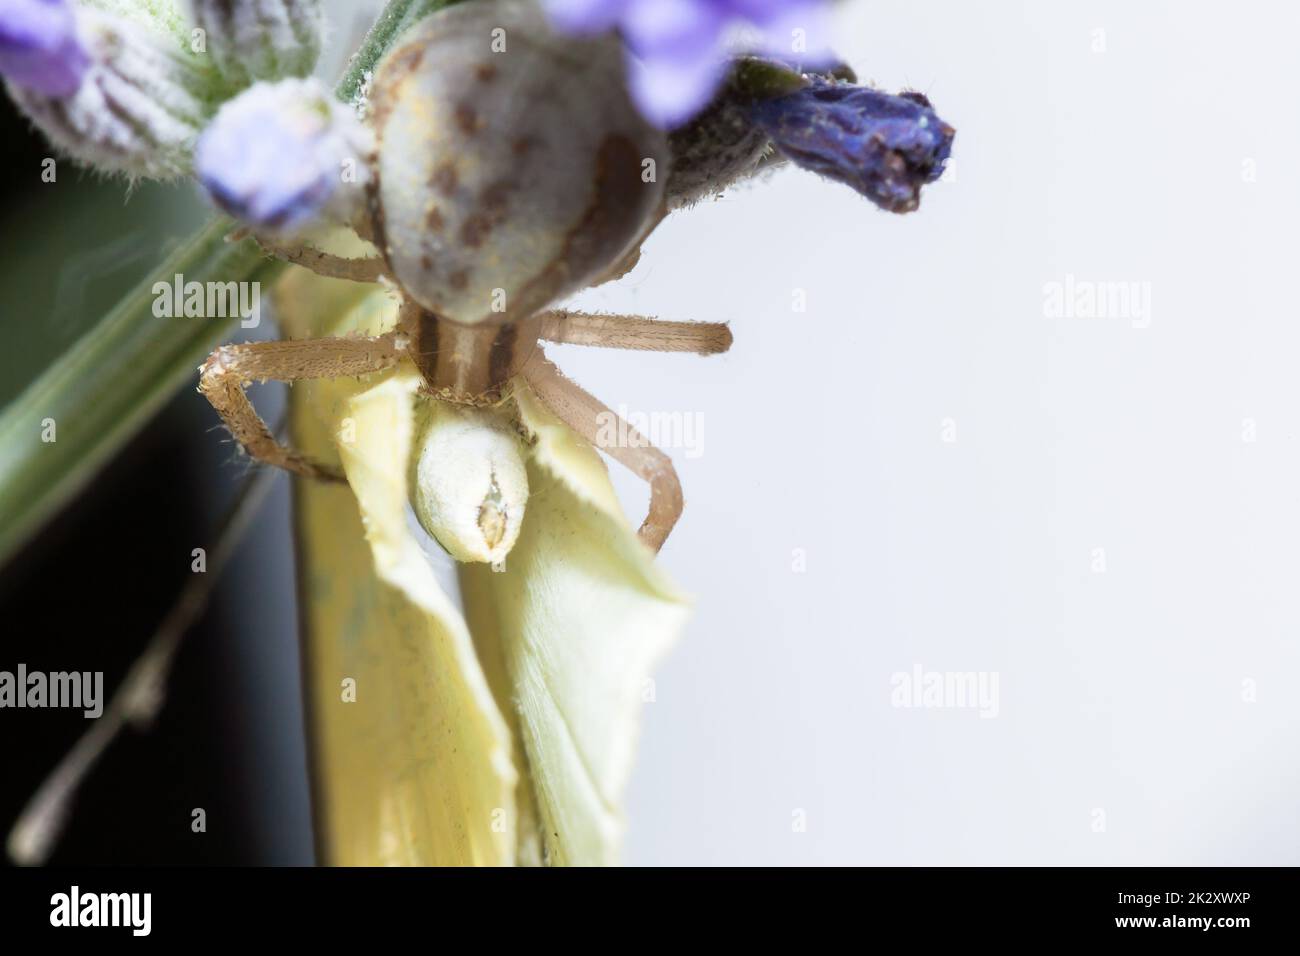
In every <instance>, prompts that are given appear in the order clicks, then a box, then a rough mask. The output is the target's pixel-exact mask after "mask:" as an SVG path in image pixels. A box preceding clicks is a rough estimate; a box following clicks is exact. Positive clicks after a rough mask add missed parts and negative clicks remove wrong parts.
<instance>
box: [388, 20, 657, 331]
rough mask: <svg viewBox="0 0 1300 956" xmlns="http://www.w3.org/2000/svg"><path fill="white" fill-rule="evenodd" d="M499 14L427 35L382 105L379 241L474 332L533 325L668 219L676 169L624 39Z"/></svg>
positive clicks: (403, 281)
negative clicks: (634, 87) (670, 181)
mask: <svg viewBox="0 0 1300 956" xmlns="http://www.w3.org/2000/svg"><path fill="white" fill-rule="evenodd" d="M488 6H489V9H490V10H491V13H490V15H489V14H485V13H484V12H483V10H482V9H481V5H480V4H466V5H463V6H458V7H452V8H450V9H448V10H446V11H445V12H444V13H442V14H439V15H436V16H432V17H429V18H428V19H426V20H425V21H423V22H422V23H421V24H419V25H418V26H416V27H414V28H413V29H412V31H411V34H410V36H409V37H408V38H406V39H405V40H403V42H402V43H401V44H400V45H399V46H397V47H396V48H395V49H394V50H393V51H392V52H391V53H390V54H389V56H388V57H387V58H385V60H384V62H383V63H382V64H381V65H380V67H379V69H378V71H377V72H376V75H375V78H374V81H373V83H372V84H371V91H370V101H369V117H368V121H369V125H370V126H371V129H372V131H373V133H374V139H375V144H376V147H375V153H374V156H373V158H372V161H371V163H370V167H371V178H370V180H369V203H368V211H369V216H370V222H369V224H368V225H369V226H370V230H371V232H372V234H373V236H374V239H375V244H376V245H377V246H378V247H379V250H380V252H381V254H382V255H383V257H384V261H385V263H386V264H387V266H388V269H389V272H390V274H391V275H392V276H393V278H394V279H395V280H396V281H397V283H398V284H399V285H400V286H401V287H402V289H403V291H404V293H405V294H406V295H407V296H408V297H409V298H412V299H414V300H415V301H416V302H418V303H419V304H420V305H421V306H423V307H424V308H425V309H427V310H428V311H430V312H432V313H434V314H435V315H437V316H438V317H439V318H440V319H444V320H449V321H451V322H458V323H461V324H465V325H477V324H504V323H509V322H514V321H520V320H524V319H528V318H530V317H532V316H533V315H535V314H536V313H537V312H539V311H540V310H541V309H543V308H544V307H546V306H547V305H549V304H550V303H551V302H554V301H556V300H557V299H560V298H562V297H564V296H566V295H569V294H571V293H573V292H576V291H578V290H580V289H582V288H583V287H585V286H587V285H589V284H590V283H591V282H593V281H594V280H596V279H598V278H599V277H600V276H601V275H602V274H603V273H605V272H608V271H609V270H610V269H611V268H612V267H613V266H614V265H616V264H617V263H618V262H619V261H620V260H621V259H622V258H623V257H624V255H625V254H626V253H627V252H628V250H629V249H630V248H632V247H633V246H634V245H638V244H639V242H640V240H641V239H642V238H644V235H645V233H646V232H647V231H648V229H649V227H650V225H651V224H652V223H653V222H654V221H655V220H656V219H657V216H656V214H657V213H661V210H662V206H663V203H664V186H663V182H662V180H661V178H660V177H659V175H658V170H659V169H660V168H661V167H662V168H664V169H665V170H666V169H667V167H668V163H669V159H668V143H667V138H666V137H665V136H664V134H663V133H662V132H660V131H659V130H656V129H654V128H653V127H651V126H649V125H648V124H647V123H646V122H645V121H644V120H643V119H641V117H640V115H639V114H638V113H637V111H636V110H635V109H634V108H633V107H632V104H631V102H630V100H629V99H628V97H627V94H626V92H625V90H624V86H623V79H622V76H623V60H622V54H621V50H620V47H619V44H618V41H617V40H616V39H614V38H613V37H606V38H603V39H598V40H590V41H575V40H573V39H570V38H565V37H560V36H557V35H555V34H553V33H551V32H550V31H549V30H548V29H547V26H546V24H545V22H544V20H543V19H542V15H541V13H540V11H539V9H538V7H537V6H536V4H534V3H531V2H514V0H511V2H504V3H497V4H490V5H488Z"/></svg>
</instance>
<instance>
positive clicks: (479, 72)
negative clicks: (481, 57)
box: [474, 63, 497, 83]
mask: <svg viewBox="0 0 1300 956" xmlns="http://www.w3.org/2000/svg"><path fill="white" fill-rule="evenodd" d="M474 78H475V79H476V80H478V81H479V82H480V83H491V82H492V81H493V80H495V79H496V78H497V68H496V67H495V66H493V65H492V64H491V63H480V64H479V65H478V66H476V67H475V68H474Z"/></svg>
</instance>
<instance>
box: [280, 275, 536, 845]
mask: <svg viewBox="0 0 1300 956" xmlns="http://www.w3.org/2000/svg"><path fill="white" fill-rule="evenodd" d="M347 285H348V284H346V283H330V282H323V280H319V279H315V278H300V277H294V278H293V279H291V280H288V281H287V282H286V284H285V287H284V288H283V289H282V290H278V291H279V292H280V293H281V294H279V295H278V296H277V300H278V302H279V303H280V308H281V312H282V323H283V324H288V325H291V326H292V324H293V321H292V318H291V317H290V316H291V314H292V312H293V310H294V308H295V306H296V307H298V308H306V309H316V308H323V307H324V306H327V305H330V304H332V303H330V301H329V300H328V297H327V296H326V291H328V290H329V289H330V288H331V287H332V289H333V290H334V291H335V293H336V294H339V295H348V294H349V292H350V290H349V289H347V288H344V287H345V286H347ZM354 288H355V287H354ZM323 290H326V291H323ZM322 296H326V298H325V299H322ZM391 313H392V305H391V303H390V302H388V301H387V300H386V299H385V298H384V296H382V295H381V294H371V295H369V296H367V297H365V298H363V299H361V301H360V303H359V305H358V306H357V307H356V308H355V309H353V310H352V312H351V313H349V316H348V318H347V320H346V321H345V322H344V323H343V325H342V326H341V327H339V329H338V331H344V330H351V329H364V330H367V331H378V330H379V329H380V328H381V327H382V326H383V325H384V324H385V323H386V322H391ZM284 319H289V321H288V322H284ZM413 376H414V373H413V370H410V369H397V370H395V371H394V372H391V373H387V374H384V375H380V376H372V377H371V378H370V379H369V380H368V381H366V382H364V383H358V382H354V381H351V380H344V381H340V382H320V383H310V384H304V385H299V386H295V388H294V389H293V390H292V402H291V404H292V424H293V440H294V442H295V443H296V444H298V445H299V446H301V447H302V448H304V449H305V450H307V451H308V452H310V453H312V454H314V455H317V456H318V457H320V458H323V459H325V460H339V459H341V461H342V464H343V466H344V469H345V471H346V473H347V475H348V479H349V483H350V486H349V485H328V484H323V483H319V482H312V481H299V482H297V483H296V492H295V495H296V513H297V519H296V520H297V532H298V551H299V575H300V581H301V591H302V594H301V601H300V604H301V614H302V626H303V641H304V655H305V665H306V666H305V674H306V685H307V687H306V689H307V696H308V702H309V706H308V720H309V727H310V731H309V733H310V736H311V752H312V756H313V761H312V763H313V778H314V793H315V804H316V814H317V830H318V835H319V844H320V847H321V851H322V862H326V863H332V864H344V865H353V864H357V865H371V864H412V865H417V864H425V865H427V864H438V865H441V864H510V863H513V862H514V859H515V839H516V834H515V829H516V828H515V817H516V813H515V802H514V790H515V784H516V774H515V772H514V769H513V766H512V762H511V759H510V746H511V744H510V738H509V732H508V729H507V726H506V723H505V720H504V719H503V717H502V715H501V713H500V711H499V709H498V708H497V706H496V702H495V700H494V698H493V696H492V693H491V691H490V689H489V688H488V685H487V681H486V678H485V677H484V675H483V672H482V669H481V668H480V666H479V664H478V660H477V656H476V654H475V652H474V647H473V644H472V641H471V639H470V636H469V631H468V628H467V627H466V625H465V622H464V620H463V618H462V617H461V615H460V613H459V611H458V610H457V609H456V607H455V606H454V605H453V604H452V602H451V601H450V600H449V599H448V597H447V595H446V594H444V593H443V591H442V589H441V588H440V587H439V586H438V583H437V581H436V579H435V578H434V575H433V572H432V570H431V568H430V566H429V564H428V561H427V560H426V558H425V556H424V555H423V553H422V552H421V551H420V549H419V547H418V546H417V545H415V543H414V541H413V539H412V538H411V536H410V535H409V534H408V533H407V531H406V529H405V527H404V522H405V520H406V518H405V510H404V509H405V502H406V496H405V473H406V462H407V456H408V454H409V448H410V441H411V432H412V410H411V402H412V400H413V396H412V392H413V390H414V386H415V379H414V377H413ZM339 436H345V437H346V438H347V440H346V441H338V440H337V438H338V437H339ZM336 447H337V448H338V449H339V451H341V454H339V453H337V452H336V451H335V448H336ZM363 514H364V524H363V519H362V515H363ZM352 690H354V692H355V693H354V695H353V694H352V693H350V691H352ZM353 696H354V699H352V698H353Z"/></svg>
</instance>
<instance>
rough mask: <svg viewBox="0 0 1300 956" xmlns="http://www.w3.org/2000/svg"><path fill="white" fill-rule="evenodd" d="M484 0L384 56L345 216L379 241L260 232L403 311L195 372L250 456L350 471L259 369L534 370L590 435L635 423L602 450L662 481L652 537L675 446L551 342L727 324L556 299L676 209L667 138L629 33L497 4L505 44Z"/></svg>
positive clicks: (628, 345) (430, 390)
mask: <svg viewBox="0 0 1300 956" xmlns="http://www.w3.org/2000/svg"><path fill="white" fill-rule="evenodd" d="M476 6H479V5H477V4H467V5H465V6H464V7H452V8H449V9H447V10H445V11H443V12H442V13H440V14H438V15H435V16H432V17H429V18H428V19H427V20H425V21H424V22H423V23H422V24H420V25H419V26H417V27H415V28H413V29H412V30H411V32H410V35H409V36H408V38H407V39H406V40H405V41H403V42H402V43H401V44H400V45H398V46H397V47H396V48H394V50H393V51H392V52H391V53H390V54H389V55H388V57H387V58H386V59H385V60H384V62H383V63H382V64H381V65H380V67H379V69H378V70H377V71H376V75H375V78H374V81H373V83H372V88H371V92H370V100H369V103H368V114H367V116H368V119H367V122H368V125H369V128H370V132H371V134H372V135H373V149H372V150H371V151H370V155H369V157H368V163H367V165H368V167H369V168H368V174H369V175H368V178H367V179H366V185H365V201H364V203H363V204H362V205H361V210H360V212H359V213H358V214H357V215H355V216H354V217H353V221H352V223H351V225H352V226H353V227H354V228H355V229H356V231H357V232H358V234H360V235H361V236H363V237H365V238H367V239H369V240H371V241H372V242H373V243H374V245H375V246H376V247H377V248H378V250H379V252H380V255H379V256H378V257H375V258H369V259H345V258H338V257H335V256H332V255H329V254H327V253H324V252H322V251H320V250H317V249H314V248H312V247H310V246H306V245H302V244H297V243H294V244H285V243H283V242H281V241H278V240H277V239H276V238H274V237H259V241H260V242H262V243H263V245H264V247H266V248H267V250H268V251H269V252H271V253H272V254H274V255H277V256H278V257H280V258H282V259H284V260H285V261H288V262H292V263H296V264H298V265H302V266H305V267H307V268H309V269H311V270H313V271H315V272H317V273H320V274H321V275H325V276H331V277H335V278H343V279H352V280H355V281H363V282H374V281H385V282H387V283H389V284H391V286H392V287H393V288H394V289H396V290H397V292H398V293H399V294H400V297H401V306H400V308H399V310H398V321H397V324H396V327H395V328H393V329H392V330H391V331H389V332H387V333H386V334H383V335H379V336H375V337H369V338H360V337H352V338H323V339H307V340H297V341H279V342H259V343H249V344H242V345H226V346H222V347H221V348H218V349H217V350H216V351H214V352H213V353H212V355H211V356H210V357H209V358H208V360H207V361H206V362H205V363H204V365H203V366H202V368H201V376H200V385H199V389H200V391H201V392H202V393H203V394H204V395H205V396H206V397H207V398H208V400H209V401H210V402H211V403H212V405H213V407H214V408H215V409H216V411H217V412H218V413H219V414H220V416H221V418H222V419H223V421H224V422H225V424H226V425H227V427H228V428H229V429H230V432H231V434H232V435H233V436H234V437H235V438H236V439H237V440H238V441H239V443H240V444H241V445H242V446H243V447H244V449H245V450H246V451H247V452H248V454H249V455H250V456H252V457H253V458H255V459H257V460H259V461H262V462H265V463H266V464H270V465H275V466H278V467H280V468H284V469H287V470H289V471H292V472H296V473H298V474H300V475H304V476H307V477H310V478H316V479H325V480H341V478H342V476H341V475H340V474H339V473H338V472H337V471H336V470H335V469H333V468H331V467H330V466H328V465H325V464H322V463H320V462H316V461H313V460H311V459H309V458H307V457H305V456H303V455H301V454H300V453H298V452H296V451H295V450H293V449H292V448H289V447H286V446H285V445H282V444H281V443H280V442H279V441H277V440H276V438H275V436H274V435H272V433H271V431H270V429H268V428H267V426H266V423H265V422H264V421H263V420H262V419H261V418H260V417H259V415H258V413H257V412H256V410H255V409H254V408H253V405H252V403H251V402H250V401H249V399H248V397H247V394H246V392H245V389H246V387H247V386H248V385H249V384H250V383H251V382H254V381H266V380H274V381H282V382H296V381H302V380H306V379H327V378H341V377H355V376H361V375H366V374H368V373H371V372H377V371H381V370H383V369H386V368H390V367H392V366H394V365H397V364H398V363H400V362H406V361H409V362H411V363H413V364H414V365H415V367H416V368H417V369H418V370H419V372H420V375H421V377H422V379H423V386H424V391H425V392H426V393H427V394H428V395H429V396H431V397H433V398H436V399H439V400H442V401H446V402H451V403H455V404H460V405H479V406H481V405H491V404H497V403H499V402H502V401H503V400H506V399H508V398H509V391H510V387H511V383H512V381H516V380H522V381H523V382H524V383H526V384H527V386H528V387H529V388H530V389H531V390H532V392H533V393H534V394H535V396H536V397H537V398H538V399H539V400H540V401H541V402H542V403H543V404H544V405H546V406H547V407H548V408H549V409H550V410H551V412H552V413H554V414H555V415H556V417H557V418H559V419H560V420H561V421H563V422H564V423H565V424H566V425H568V426H569V427H570V428H571V429H573V431H575V432H577V433H578V434H579V435H581V436H582V437H583V438H585V439H586V440H587V441H589V442H591V443H592V444H593V445H597V447H600V443H598V441H597V434H598V432H599V424H600V423H601V422H602V421H603V422H609V421H618V422H620V425H621V427H620V429H619V433H620V434H626V435H627V436H628V438H629V440H628V441H627V442H626V443H620V444H618V446H617V447H605V448H603V449H602V450H604V451H605V452H606V453H608V454H609V455H610V456H611V457H612V458H614V459H615V460H617V461H619V462H620V463H621V464H623V465H625V466H626V467H627V468H629V469H630V470H631V471H632V472H634V473H635V474H636V475H638V476H639V477H640V478H641V479H643V480H644V481H645V482H646V483H647V484H648V485H649V486H650V505H649V514H648V515H647V517H646V519H645V521H644V523H643V524H642V525H641V528H640V531H639V534H640V537H641V539H642V540H643V541H644V542H645V543H646V544H647V545H649V546H650V548H652V549H653V550H655V551H658V550H659V548H660V547H662V545H663V543H664V541H665V540H666V539H667V537H668V535H669V533H670V532H671V531H672V529H673V526H674V524H675V523H676V522H677V519H678V517H679V516H680V515H681V512H682V492H681V485H680V482H679V481H678V478H677V474H676V471H675V470H674V468H673V464H672V461H671V460H670V459H669V457H668V456H667V455H666V454H664V452H662V451H661V450H660V449H658V448H655V447H654V446H652V445H651V444H650V443H649V442H648V441H646V440H645V439H644V438H643V437H642V436H640V435H639V434H638V433H637V432H636V431H635V430H634V429H632V428H631V427H630V426H627V425H626V423H622V422H621V420H619V419H618V418H617V417H616V416H615V415H614V413H613V412H612V411H610V409H609V408H608V407H606V406H605V405H604V404H602V403H601V402H600V401H599V400H598V399H596V398H595V397H593V396H592V395H590V394H589V393H588V392H586V391H585V390H583V389H582V388H581V387H580V386H578V385H577V384H576V383H574V382H573V381H571V380H570V379H568V378H567V377H565V375H564V374H563V373H562V372H561V371H560V370H559V369H558V368H556V366H555V365H554V364H552V362H551V361H550V360H549V359H548V358H547V357H546V354H545V352H544V351H543V349H542V347H541V344H540V343H541V342H542V341H547V342H557V343H572V344H579V345H588V346H597V347H605V348H617V349H640V350H646V351H656V352H695V353H699V354H701V355H710V354H717V353H721V352H725V351H726V350H727V349H728V348H729V347H730V345H731V333H730V331H729V330H728V328H727V327H726V326H725V325H723V324H718V323H693V322H665V321H656V320H653V319H649V318H642V317H639V316H631V315H590V314H584V313H580V312H569V311H563V310H555V309H553V308H550V306H551V305H552V304H553V303H554V302H556V301H558V300H560V299H562V298H564V297H565V296H567V295H570V294H572V293H573V292H576V291H578V290H580V289H583V288H585V287H588V286H590V285H593V284H596V283H598V282H600V281H605V280H607V279H610V278H615V277H617V276H619V275H621V274H623V273H625V272H626V271H627V269H628V268H629V264H630V263H632V262H634V261H635V256H636V254H637V250H639V248H640V245H641V242H642V241H643V240H644V238H645V237H646V236H647V235H648V233H649V232H650V231H651V229H653V228H654V226H655V225H656V224H657V223H658V222H659V221H660V220H661V219H662V218H663V216H664V214H665V212H666V208H667V200H666V196H665V189H664V185H663V182H662V177H660V176H658V175H655V173H656V171H657V170H660V169H662V170H665V171H666V170H667V169H668V168H669V165H670V162H671V160H670V156H669V151H668V145H667V140H666V137H665V135H664V134H663V133H662V132H660V131H658V130H656V129H654V128H652V127H651V126H649V125H648V124H646V123H645V121H644V120H642V119H641V118H640V117H639V115H638V114H637V112H636V110H635V109H634V108H633V107H632V105H631V103H630V102H629V101H628V99H627V95H626V92H625V90H624V86H623V78H622V75H623V61H622V58H621V54H620V52H619V49H618V46H617V43H615V42H608V41H589V42H582V43H581V44H578V45H576V46H575V41H573V40H569V39H562V38H559V37H556V36H554V35H553V34H550V33H549V32H548V31H547V30H546V29H545V28H544V26H542V25H541V24H540V23H538V22H537V21H536V13H535V10H534V8H532V7H531V5H510V4H499V5H498V10H497V13H496V14H495V15H494V18H493V23H503V24H504V26H505V28H506V29H507V30H508V31H509V37H510V40H509V44H510V45H509V46H508V52H505V51H494V50H493V48H492V47H491V46H490V45H489V43H488V36H487V35H486V34H485V33H484V32H483V28H482V21H481V19H479V18H478V17H477V16H476V14H475V11H474V10H473V9H472V8H474V7H476ZM512 18H513V20H512ZM575 49H576V50H577V51H578V52H579V53H580V54H581V55H580V56H579V57H577V58H575ZM647 171H649V173H650V175H647ZM624 428H625V429H626V431H624V430H623V429H624Z"/></svg>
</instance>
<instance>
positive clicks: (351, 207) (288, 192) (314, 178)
mask: <svg viewBox="0 0 1300 956" xmlns="http://www.w3.org/2000/svg"><path fill="white" fill-rule="evenodd" d="M371 148H372V147H371V145H370V139H369V133H368V132H367V131H366V129H365V127H363V126H362V125H361V121H360V120H359V119H357V117H356V116H355V114H354V113H353V112H352V111H351V110H350V109H349V108H348V107H346V106H344V105H343V104H342V103H340V102H338V101H337V100H336V99H334V97H333V96H331V95H330V93H329V91H328V90H326V89H325V87H324V86H322V85H321V84H320V83H319V82H318V81H316V80H310V79H309V80H282V81H280V82H278V83H258V84H256V85H254V86H252V87H250V88H249V89H247V90H245V91H244V92H243V93H241V94H240V95H239V96H237V97H235V98H234V99H233V100H230V101H229V102H227V103H226V104H224V105H223V106H222V107H221V109H220V110H219V111H218V113H217V115H216V116H215V117H214V118H213V120H212V122H211V124H209V126H208V128H207V129H205V130H204V131H203V135H202V136H200V137H199V142H198V146H197V147H196V150H195V156H194V167H195V174H196V175H197V177H198V179H199V181H200V182H201V183H202V184H203V186H204V188H205V189H207V191H208V193H209V194H210V195H211V196H212V198H213V200H214V201H215V202H216V203H217V205H219V206H220V207H221V208H222V209H224V210H226V211H227V212H229V213H230V214H231V215H232V216H235V217H236V218H238V219H241V220H243V221H244V222H246V223H247V224H249V225H251V226H254V227H255V228H258V229H264V230H267V231H270V232H273V233H293V232H297V231H300V230H301V229H303V228H304V227H306V226H308V225H310V224H311V223H312V222H314V221H315V220H317V219H319V218H322V217H330V218H333V219H335V220H339V221H347V220H348V219H350V218H351V215H352V214H353V213H354V212H355V211H356V210H358V209H359V208H360V207H361V206H362V204H363V202H364V195H363V193H364V188H363V187H364V185H365V182H366V180H367V179H368V177H369V173H368V171H367V170H368V167H367V166H366V162H365V161H366V159H367V156H368V153H369V151H370V149H371Z"/></svg>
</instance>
